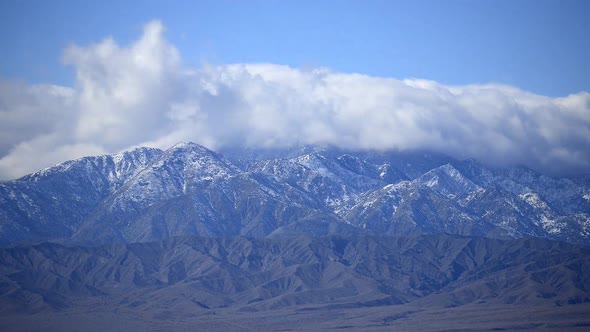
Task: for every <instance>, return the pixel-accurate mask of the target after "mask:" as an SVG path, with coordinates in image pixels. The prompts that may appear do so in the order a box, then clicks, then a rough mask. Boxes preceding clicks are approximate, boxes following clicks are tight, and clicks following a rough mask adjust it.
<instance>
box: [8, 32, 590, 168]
mask: <svg viewBox="0 0 590 332" xmlns="http://www.w3.org/2000/svg"><path fill="white" fill-rule="evenodd" d="M63 61H64V63H65V64H67V65H71V66H73V67H74V68H75V70H76V77H77V79H76V85H75V86H74V87H59V86H53V85H23V84H17V83H13V82H2V83H1V84H0V106H1V107H0V120H1V121H0V133H2V134H0V135H2V136H3V137H2V138H3V139H2V142H1V143H0V177H1V178H12V177H16V176H20V175H23V174H25V173H27V172H30V171H34V170H36V169H39V168H42V167H46V166H50V165H52V164H55V163H57V162H60V161H63V160H65V159H72V158H76V157H80V156H83V155H89V154H97V153H112V152H117V151H121V150H124V149H128V148H130V147H133V146H139V145H147V146H154V147H159V148H164V147H168V146H171V145H173V144H174V143H176V142H178V141H183V140H191V141H195V142H198V143H201V144H203V145H206V146H209V147H212V148H219V147H222V146H229V145H236V144H245V145H248V146H252V147H277V146H292V145H300V144H326V145H335V146H342V147H347V148H356V149H376V150H387V149H396V150H411V149H426V150H433V151H437V152H442V153H446V154H449V155H451V156H453V157H457V158H476V159H478V160H481V161H483V162H485V163H489V164H498V165H509V164H524V165H527V166H529V167H532V168H536V169H540V170H543V171H547V172H550V173H555V174H568V173H575V172H582V171H585V170H587V169H588V168H589V167H590V139H589V138H590V94H589V93H588V92H580V93H577V94H573V95H569V96H566V97H561V98H552V97H547V96H542V95H536V94H533V93H529V92H526V91H522V90H520V89H517V88H515V87H511V86H505V85H496V84H484V85H466V86H447V85H444V84H440V83H437V82H434V81H428V80H419V79H405V80H399V79H393V78H383V77H371V76H366V75H361V74H351V73H338V72H334V71H331V70H329V69H326V68H315V69H309V70H303V69H297V68H291V67H288V66H282V65H276V64H230V65H203V66H202V67H199V68H192V67H190V66H187V65H186V64H184V63H183V61H182V58H181V55H180V54H179V51H178V50H177V49H176V48H175V47H174V45H172V44H171V43H170V42H168V41H167V40H166V39H165V37H164V26H163V25H162V23H160V22H159V21H153V22H149V23H148V24H146V26H145V27H144V31H143V35H142V36H141V37H140V38H139V39H138V40H136V41H135V42H133V43H131V44H130V45H123V46H122V45H119V44H117V43H116V41H114V40H113V39H112V38H107V39H105V40H103V41H101V42H99V43H96V44H92V45H88V46H71V47H69V48H67V49H66V50H65V51H64V56H63ZM15 128H18V130H15Z"/></svg>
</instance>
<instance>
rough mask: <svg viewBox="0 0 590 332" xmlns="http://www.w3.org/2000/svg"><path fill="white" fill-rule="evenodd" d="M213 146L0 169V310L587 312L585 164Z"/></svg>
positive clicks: (412, 319) (375, 318) (386, 318)
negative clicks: (4, 177) (559, 169)
mask: <svg viewBox="0 0 590 332" xmlns="http://www.w3.org/2000/svg"><path fill="white" fill-rule="evenodd" d="M220 152H221V153H217V152H214V151H211V150H209V149H207V148H205V147H203V146H200V145H198V144H194V143H191V142H183V143H179V144H177V145H175V146H173V147H171V148H169V149H167V150H160V149H154V148H137V149H134V150H131V151H126V152H122V153H119V154H115V155H105V156H95V157H85V158H81V159H78V160H72V161H67V162H65V163H62V164H59V165H57V166H54V167H50V168H47V169H44V170H41V171H38V172H36V173H33V174H29V175H26V176H24V177H22V178H19V179H16V180H11V181H4V182H0V266H1V270H0V327H7V328H9V330H12V329H14V330H19V329H22V330H31V329H32V330H39V329H43V330H63V329H64V328H68V327H70V326H74V329H75V330H89V329H90V330H93V329H95V330H97V331H98V330H130V329H131V330H135V329H148V330H178V329H183V328H187V329H188V328H197V329H201V330H218V329H219V330H220V329H223V330H238V331H242V330H251V329H263V330H288V329H294V330H297V329H308V330H328V329H344V328H346V329H348V330H390V329H392V328H399V329H404V330H444V329H449V330H453V329H454V330H461V329H469V330H473V329H483V330H489V329H498V328H500V329H530V328H546V329H552V328H567V329H580V330H583V329H584V328H587V327H588V326H590V320H589V319H587V317H590V316H588V313H590V251H589V249H588V245H589V244H590V178H588V177H570V178H567V177H566V178H555V177H551V176H548V175H544V174H541V173H538V172H535V171H533V170H531V169H527V168H524V167H512V168H497V167H490V166H486V165H483V164H481V163H479V162H477V161H476V160H471V159H469V160H457V159H453V158H450V157H448V156H445V155H441V154H437V153H431V152H426V151H419V152H416V151H413V152H404V151H402V152H396V151H394V152H392V151H388V152H382V151H352V150H350V151H348V150H343V149H336V148H331V147H313V146H306V147H301V148H296V149H277V150H250V149H237V148H236V149H226V150H222V151H220ZM483 312H486V315H483V314H482V313H483ZM523 313H524V314H526V317H523V316H522V314H523ZM540 313H543V314H542V315H541V314H540ZM484 316H485V317H490V318H489V319H484V318H483V317H484ZM461 317H467V318H469V319H464V318H461ZM496 318H497V319H496ZM301 319H304V320H305V321H304V322H301ZM433 321H437V322H439V323H437V324H438V325H437V324H434V323H432V322H433ZM66 322H67V324H69V325H64V324H66ZM72 324H73V325H72ZM109 324H110V325H109ZM433 324H434V325H433Z"/></svg>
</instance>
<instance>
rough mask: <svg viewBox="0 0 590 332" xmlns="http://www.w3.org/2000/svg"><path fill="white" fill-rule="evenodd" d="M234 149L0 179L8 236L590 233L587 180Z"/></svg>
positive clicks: (432, 161)
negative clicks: (271, 155) (271, 154)
mask: <svg viewBox="0 0 590 332" xmlns="http://www.w3.org/2000/svg"><path fill="white" fill-rule="evenodd" d="M275 155H278V156H276V157H274V158H268V157H260V156H256V155H255V154H249V153H247V152H244V151H242V152H239V151H233V152H231V151H230V152H229V153H228V155H227V157H224V156H223V155H221V154H218V153H215V152H213V151H210V150H208V149H206V148H204V147H202V146H200V145H197V144H194V143H190V142H185V143H180V144H177V145H175V146H174V147H172V148H170V149H168V150H166V151H162V150H158V149H152V148H138V149H135V150H132V151H128V152H124V153H120V154H116V155H107V156H98V157H86V158H82V159H78V160H73V161H68V162H65V163H63V164H60V165H57V166H55V167H51V168H48V169H44V170H42V171H39V172H36V173H33V174H30V175H27V176H24V177H22V178H20V179H17V180H13V181H6V182H2V183H0V222H1V225H2V226H1V228H0V244H1V245H2V246H9V245H13V244H17V243H26V242H35V241H62V242H67V243H85V244H89V243H94V244H100V243H108V242H118V241H122V242H142V241H157V240H163V239H166V238H169V237H174V236H188V235H196V236H206V237H228V236H247V237H267V236H284V235H291V236H292V235H313V236H321V235H333V234H339V235H342V234H373V235H390V236H393V235H417V234H437V233H448V234H458V235H470V236H485V237H492V238H504V239H508V238H526V237H536V238H546V239H554V240H560V241H567V242H572V243H580V244H589V243H590V182H589V181H588V180H587V179H584V178H578V179H570V178H557V179H556V178H552V177H549V176H546V175H542V174H539V173H536V172H534V171H532V170H530V169H526V168H522V167H521V168H510V169H493V168H487V167H485V166H483V165H481V164H479V163H478V162H477V161H475V160H465V161H458V160H454V159H451V158H449V157H446V156H442V155H436V154H432V153H399V152H398V153H379V152H357V153H354V152H351V151H341V150H336V149H329V148H317V147H315V148H314V147H306V148H302V149H299V150H292V151H283V152H282V153H279V152H277V153H275Z"/></svg>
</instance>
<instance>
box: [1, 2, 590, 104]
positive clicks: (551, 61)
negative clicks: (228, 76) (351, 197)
mask: <svg viewBox="0 0 590 332" xmlns="http://www.w3.org/2000/svg"><path fill="white" fill-rule="evenodd" d="M152 19H160V20H161V21H162V22H163V23H164V25H165V26H166V28H167V33H166V36H167V38H168V39H169V40H170V41H171V42H172V43H173V44H174V45H175V46H176V47H177V48H178V49H179V50H180V53H181V55H182V57H183V59H184V60H185V62H187V63H189V64H192V65H195V66H198V65H199V64H200V63H201V62H202V61H208V62H213V63H244V62H270V63H276V64H286V65H290V66H293V67H306V66H314V67H315V66H322V67H328V68H331V69H333V70H334V71H342V72H359V73H363V74H368V75H375V76H386V77H394V78H425V79H431V80H435V81H438V82H441V83H445V84H469V83H489V82H495V83H504V84H509V85H514V86H517V87H520V88H522V89H525V90H529V91H532V92H535V93H539V94H544V95H550V96H562V95H567V94H569V93H574V92H579V91H590V65H589V63H588V61H589V59H590V1H585V0H580V1H571V0H560V1H557V0H555V1H540V0H533V1H518V0H517V1H503V0H494V1H491V0H490V1H488V0H472V1H403V2H402V1H393V0H386V1H360V0H359V1H343V0H341V1H319V0H316V1H278V0H277V1H238V0H235V1H220V0H216V1H198V0H193V1H174V0H172V1H131V0H120V1H92V0H79V1H64V0H51V1H44V0H34V1H33V0H1V1H0V45H1V46H0V47H1V48H0V49H1V52H0V78H2V79H16V80H24V81H28V82H32V83H57V84H64V85H72V84H73V81H74V78H73V71H72V69H71V68H67V67H64V66H63V65H62V64H61V62H60V57H61V53H62V50H63V48H64V47H66V46H67V45H69V44H71V43H76V44H79V45H86V44H88V43H92V42H98V41H100V40H102V39H103V38H105V37H107V36H112V37H114V38H115V40H117V41H118V42H119V43H122V44H126V43H128V42H130V41H132V40H134V39H136V38H137V37H138V36H139V35H140V34H141V28H142V26H143V24H145V23H146V22H148V21H149V20H152Z"/></svg>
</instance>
